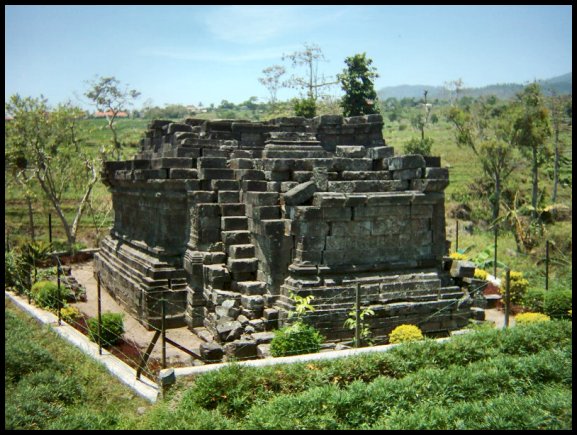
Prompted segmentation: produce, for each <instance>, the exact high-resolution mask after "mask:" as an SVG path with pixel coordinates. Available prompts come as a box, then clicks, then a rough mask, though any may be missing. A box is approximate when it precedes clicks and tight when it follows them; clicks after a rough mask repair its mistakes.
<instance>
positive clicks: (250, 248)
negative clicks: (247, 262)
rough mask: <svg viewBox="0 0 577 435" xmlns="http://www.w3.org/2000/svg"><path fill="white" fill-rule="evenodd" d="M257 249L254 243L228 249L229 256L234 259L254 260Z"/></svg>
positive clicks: (232, 246)
mask: <svg viewBox="0 0 577 435" xmlns="http://www.w3.org/2000/svg"><path fill="white" fill-rule="evenodd" d="M255 255H256V254H255V247H254V245H253V244H252V243H249V244H245V245H230V246H229V247H228V256H229V257H230V258H232V259H235V260H236V259H239V258H254V256H255Z"/></svg>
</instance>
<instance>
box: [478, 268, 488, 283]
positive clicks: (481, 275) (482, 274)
mask: <svg viewBox="0 0 577 435" xmlns="http://www.w3.org/2000/svg"><path fill="white" fill-rule="evenodd" d="M487 275H489V274H488V273H487V272H486V271H485V270H483V269H477V268H475V279H481V280H483V281H486V280H487Z"/></svg>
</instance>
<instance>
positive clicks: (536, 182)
mask: <svg viewBox="0 0 577 435" xmlns="http://www.w3.org/2000/svg"><path fill="white" fill-rule="evenodd" d="M538 195H539V168H538V166H537V147H535V146H534V147H533V190H532V192H531V205H532V206H533V211H532V212H531V217H532V218H533V219H537V196H538Z"/></svg>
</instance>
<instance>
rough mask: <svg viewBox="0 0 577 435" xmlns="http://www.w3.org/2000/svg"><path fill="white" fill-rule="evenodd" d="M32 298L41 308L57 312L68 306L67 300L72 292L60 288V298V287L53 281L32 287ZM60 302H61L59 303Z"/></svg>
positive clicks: (39, 283) (62, 287)
mask: <svg viewBox="0 0 577 435" xmlns="http://www.w3.org/2000/svg"><path fill="white" fill-rule="evenodd" d="M31 292H32V298H33V299H34V302H36V304H37V305H38V306H39V307H42V308H48V309H53V310H56V309H58V308H59V307H63V306H65V305H66V298H67V297H68V296H70V290H69V289H67V288H66V287H64V286H60V298H59V297H58V296H59V295H58V285H57V284H56V283H55V282H52V281H38V282H37V283H36V284H34V285H33V286H32V289H31ZM59 301H60V302H59Z"/></svg>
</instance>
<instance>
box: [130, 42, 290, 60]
mask: <svg viewBox="0 0 577 435" xmlns="http://www.w3.org/2000/svg"><path fill="white" fill-rule="evenodd" d="M297 49H299V46H298V45H296V44H295V45H285V46H279V47H268V48H262V49H254V50H244V51H235V52H234V53H233V52H230V51H227V52H222V51H216V50H194V49H190V48H186V49H174V48H162V47H157V48H146V49H142V50H140V52H139V54H140V55H142V56H152V57H162V58H167V59H176V60H189V61H195V62H224V63H232V62H249V61H258V60H278V61H279V62H280V61H281V57H282V55H283V53H286V52H291V51H295V50H297Z"/></svg>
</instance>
